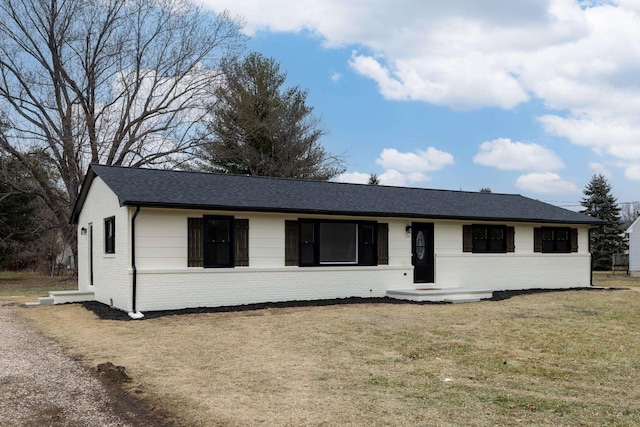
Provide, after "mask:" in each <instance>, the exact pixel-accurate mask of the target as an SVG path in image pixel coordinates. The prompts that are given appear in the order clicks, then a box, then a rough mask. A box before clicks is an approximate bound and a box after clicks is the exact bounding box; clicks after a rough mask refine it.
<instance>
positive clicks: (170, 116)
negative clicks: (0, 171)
mask: <svg viewBox="0 0 640 427" xmlns="http://www.w3.org/2000/svg"><path fill="white" fill-rule="evenodd" d="M0 16H2V19H1V20H0V111H2V112H3V117H0V119H1V120H3V121H4V122H5V123H4V125H5V131H4V132H2V134H1V135H0V149H2V150H3V151H4V152H5V153H6V154H7V155H9V156H11V157H13V158H14V159H16V160H17V161H18V162H19V164H21V165H22V167H23V168H24V169H25V170H26V171H28V172H29V174H30V180H31V181H32V182H31V183H30V185H34V184H35V187H36V188H37V194H38V196H39V197H41V198H42V200H43V202H44V203H45V205H46V206H47V207H48V208H49V209H50V210H51V212H53V214H54V215H55V218H56V219H57V222H58V226H59V227H60V230H61V231H63V232H64V234H65V237H66V238H68V239H69V241H70V242H75V234H74V233H73V231H72V229H71V228H70V227H68V225H67V223H68V220H69V214H70V209H71V207H72V206H73V204H74V203H75V200H76V197H77V194H78V191H79V187H80V185H81V182H82V180H83V178H84V171H85V170H86V168H87V166H88V164H89V163H90V162H99V163H104V164H110V165H127V166H135V167H138V166H143V165H154V164H156V165H157V164H163V165H168V164H169V165H171V164H177V163H180V162H183V161H185V160H187V159H188V158H189V155H190V153H191V151H192V149H193V148H194V147H195V145H197V137H196V135H197V132H196V131H197V129H195V127H197V126H198V124H199V123H200V119H201V118H202V116H203V115H205V114H206V108H204V104H205V102H206V100H207V98H208V97H209V94H210V93H212V91H213V87H214V86H215V85H216V82H217V81H218V72H217V71H215V70H217V69H218V68H219V63H220V60H221V59H222V58H224V57H226V56H227V55H229V54H235V53H236V51H237V50H238V49H240V48H241V47H242V45H243V43H244V38H243V36H242V35H241V34H240V32H239V26H238V23H237V21H236V20H234V19H232V18H230V17H229V16H228V15H227V14H226V13H223V14H220V15H214V14H212V13H208V12H206V11H203V10H202V9H200V8H199V7H198V6H196V5H195V4H193V3H191V2H190V1H189V0H127V1H122V0H33V1H24V0H0ZM34 149H40V150H41V151H42V152H43V153H44V154H45V155H47V156H48V157H49V158H50V159H51V161H52V162H53V164H54V165H55V167H54V170H53V175H52V176H49V175H47V174H45V173H43V172H42V171H41V170H40V169H38V168H33V167H32V165H31V164H30V160H29V159H30V157H29V156H28V154H29V153H32V152H33V151H34ZM72 246H73V247H75V244H74V245H72Z"/></svg>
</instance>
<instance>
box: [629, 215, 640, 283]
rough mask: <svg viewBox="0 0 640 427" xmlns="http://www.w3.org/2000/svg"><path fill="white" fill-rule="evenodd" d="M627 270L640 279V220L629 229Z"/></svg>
mask: <svg viewBox="0 0 640 427" xmlns="http://www.w3.org/2000/svg"><path fill="white" fill-rule="evenodd" d="M628 231H629V270H630V271H631V274H632V275H633V276H638V277H640V218H639V219H637V220H636V222H635V223H633V224H632V225H631V227H630V228H629V230H628Z"/></svg>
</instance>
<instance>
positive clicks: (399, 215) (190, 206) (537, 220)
mask: <svg viewBox="0 0 640 427" xmlns="http://www.w3.org/2000/svg"><path fill="white" fill-rule="evenodd" d="M121 205H123V206H136V207H137V206H140V207H145V208H157V209H185V210H203V211H226V212H228V211H234V212H260V213H281V214H305V215H330V216H350V217H380V218H410V219H432V220H460V221H501V222H518V223H544V224H575V225H590V226H597V225H599V224H600V223H601V221H600V220H596V219H595V218H594V220H593V221H591V220H585V221H565V220H554V219H541V218H509V217H504V218H496V217H483V216H470V215H434V214H420V213H410V212H402V213H390V212H374V211H371V212H368V211H361V212H354V211H332V210H322V209H289V208H271V207H255V206H221V205H200V204H182V203H159V202H148V201H146V202H145V201H135V200H127V201H123V202H122V203H121Z"/></svg>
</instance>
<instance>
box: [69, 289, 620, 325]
mask: <svg viewBox="0 0 640 427" xmlns="http://www.w3.org/2000/svg"><path fill="white" fill-rule="evenodd" d="M623 289H625V288H590V287H587V288H568V289H525V290H517V291H495V292H493V296H492V297H491V298H485V299H483V300H482V301H503V300H506V299H509V298H512V297H515V296H520V295H530V294H539V293H547V292H567V291H603V290H607V291H614V290H623ZM81 304H82V305H83V306H84V308H86V309H87V310H90V311H93V312H94V313H95V315H96V316H98V317H99V318H100V319H103V320H133V319H131V318H130V317H129V315H128V314H127V313H126V312H124V311H122V310H118V309H115V308H112V307H109V306H108V305H106V304H102V303H100V302H97V301H87V302H83V303H81ZM342 304H352V305H353V304H412V305H433V304H451V302H432V301H409V300H401V299H395V298H389V297H382V298H359V297H351V298H335V299H323V300H310V301H284V302H267V303H259V304H244V305H234V306H224V307H196V308H184V309H180V310H161V311H146V312H144V319H155V318H158V317H163V316H175V315H181V314H200V313H231V312H238V311H254V310H265V309H268V308H291V307H323V306H330V305H342Z"/></svg>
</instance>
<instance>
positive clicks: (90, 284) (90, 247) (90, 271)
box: [88, 222, 93, 286]
mask: <svg viewBox="0 0 640 427" xmlns="http://www.w3.org/2000/svg"><path fill="white" fill-rule="evenodd" d="M88 228H89V233H88V234H89V239H88V240H89V286H93V223H91V222H90V223H89V226H88Z"/></svg>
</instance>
